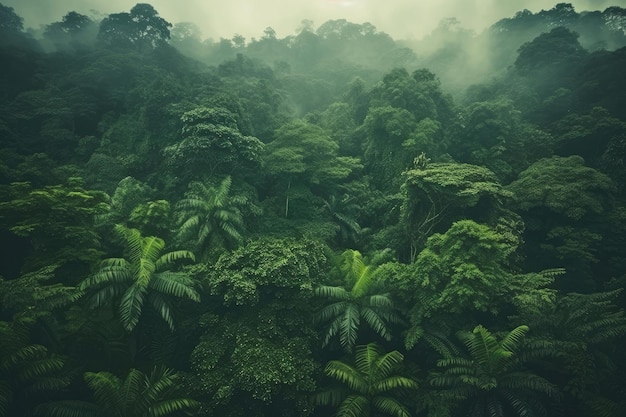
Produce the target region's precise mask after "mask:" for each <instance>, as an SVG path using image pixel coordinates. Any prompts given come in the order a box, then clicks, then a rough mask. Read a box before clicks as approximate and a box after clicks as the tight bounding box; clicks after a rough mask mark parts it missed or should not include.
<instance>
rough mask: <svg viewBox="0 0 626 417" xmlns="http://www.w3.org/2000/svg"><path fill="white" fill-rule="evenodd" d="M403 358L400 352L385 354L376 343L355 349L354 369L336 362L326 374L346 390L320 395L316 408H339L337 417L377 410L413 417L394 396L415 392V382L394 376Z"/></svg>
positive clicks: (326, 370) (315, 400)
mask: <svg viewBox="0 0 626 417" xmlns="http://www.w3.org/2000/svg"><path fill="white" fill-rule="evenodd" d="M403 359H404V357H403V356H402V354H401V353H400V352H398V351H395V350H394V351H392V352H389V353H382V352H381V351H380V349H379V347H378V346H377V345H376V344H375V343H370V344H368V345H362V346H357V347H356V360H355V365H356V367H353V366H352V365H349V364H347V363H345V362H342V361H338V360H334V361H330V362H328V364H327V365H326V368H325V369H324V373H325V374H326V375H327V376H329V377H331V378H333V379H335V380H337V381H339V382H340V383H342V384H343V385H344V386H343V387H342V388H339V389H332V390H329V391H325V392H321V393H318V394H317V395H315V396H314V397H313V401H314V403H315V405H331V406H338V407H339V408H338V410H337V417H361V416H363V417H366V416H370V415H371V411H373V410H376V411H378V412H381V413H382V414H387V415H391V416H395V417H410V414H409V412H408V410H407V408H406V407H405V406H404V405H402V403H400V402H399V401H398V400H397V399H396V398H394V397H393V396H392V393H393V391H396V390H397V389H402V388H404V389H416V388H417V383H416V382H415V381H413V380H412V379H409V378H406V377H403V376H400V375H397V374H395V372H396V371H397V370H398V369H399V368H400V366H401V365H402V361H403Z"/></svg>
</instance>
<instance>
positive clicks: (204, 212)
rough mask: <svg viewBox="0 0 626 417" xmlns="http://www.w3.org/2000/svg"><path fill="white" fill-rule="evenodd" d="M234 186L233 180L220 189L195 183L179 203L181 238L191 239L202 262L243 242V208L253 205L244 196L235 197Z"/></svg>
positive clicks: (227, 181)
mask: <svg viewBox="0 0 626 417" xmlns="http://www.w3.org/2000/svg"><path fill="white" fill-rule="evenodd" d="M231 184H232V181H231V178H230V177H226V178H224V179H223V180H222V182H221V183H220V184H219V185H218V186H217V187H210V186H207V185H205V184H203V183H200V182H193V183H191V184H189V191H188V192H187V193H186V194H185V198H183V199H182V200H181V201H179V202H178V203H177V204H176V209H177V211H178V225H179V229H178V230H179V231H178V236H179V239H181V240H182V241H185V240H191V241H192V242H193V244H192V246H193V250H194V252H195V253H196V254H198V255H199V256H200V258H201V259H207V258H208V256H209V254H210V253H211V251H215V250H218V249H221V248H224V247H225V248H227V249H233V248H235V247H236V246H237V245H238V244H239V243H240V242H241V241H242V240H243V232H244V228H245V225H244V218H243V213H242V209H243V208H244V206H251V204H250V202H249V201H248V199H247V198H246V197H244V196H241V195H231V192H230V189H231Z"/></svg>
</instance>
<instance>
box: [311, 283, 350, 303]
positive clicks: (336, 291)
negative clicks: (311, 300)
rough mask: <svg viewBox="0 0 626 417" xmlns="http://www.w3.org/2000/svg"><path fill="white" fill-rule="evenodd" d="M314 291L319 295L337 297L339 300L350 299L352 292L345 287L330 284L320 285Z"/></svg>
mask: <svg viewBox="0 0 626 417" xmlns="http://www.w3.org/2000/svg"><path fill="white" fill-rule="evenodd" d="M314 293H315V295H316V296H318V297H326V298H335V299H337V300H350V299H352V294H351V293H350V292H349V291H346V290H345V288H343V287H332V286H328V285H320V286H319V287H317V288H315V290H314Z"/></svg>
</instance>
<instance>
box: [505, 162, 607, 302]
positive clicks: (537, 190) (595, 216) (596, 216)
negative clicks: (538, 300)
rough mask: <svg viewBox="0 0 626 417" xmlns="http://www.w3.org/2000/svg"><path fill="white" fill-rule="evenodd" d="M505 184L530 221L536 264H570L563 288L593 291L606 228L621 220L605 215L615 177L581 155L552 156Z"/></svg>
mask: <svg viewBox="0 0 626 417" xmlns="http://www.w3.org/2000/svg"><path fill="white" fill-rule="evenodd" d="M506 188H507V190H509V191H512V192H513V193H514V195H515V198H514V201H513V204H514V208H515V209H517V211H518V212H519V213H520V214H521V215H522V217H523V218H524V222H525V224H526V231H525V235H524V240H525V241H526V242H527V245H526V251H527V258H528V262H529V263H532V267H531V268H532V269H534V270H537V269H546V268H554V267H560V266H562V265H567V266H568V270H567V274H566V277H567V278H568V279H567V281H563V282H559V284H560V285H561V287H560V288H561V289H566V290H567V291H583V290H584V291H589V290H591V291H594V289H595V286H596V285H597V283H596V280H597V278H594V270H593V269H592V268H593V265H594V264H595V263H596V262H597V259H598V258H597V253H598V250H599V247H600V246H599V245H600V241H601V239H602V237H603V234H602V233H601V232H602V231H603V228H604V229H606V230H609V229H611V228H615V227H616V226H617V224H613V225H610V226H609V224H608V220H609V219H610V218H609V217H608V216H606V214H607V213H609V212H610V211H609V209H610V208H611V206H612V198H613V193H614V190H615V185H614V183H613V182H612V181H611V179H610V178H609V177H608V176H606V175H604V174H602V173H600V172H599V171H596V170H595V169H593V168H590V167H587V166H585V163H584V160H583V159H582V158H581V157H580V156H577V155H573V156H569V157H560V156H553V157H551V158H545V159H541V160H539V161H537V162H535V163H534V164H532V165H531V166H530V167H528V169H526V170H525V171H523V172H522V173H520V175H519V177H518V179H517V180H515V181H513V182H512V183H511V184H509V185H508V186H507V187H506Z"/></svg>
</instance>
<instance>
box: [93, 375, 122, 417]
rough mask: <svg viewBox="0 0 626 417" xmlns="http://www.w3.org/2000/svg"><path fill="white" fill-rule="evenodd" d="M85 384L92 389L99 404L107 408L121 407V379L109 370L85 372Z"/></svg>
mask: <svg viewBox="0 0 626 417" xmlns="http://www.w3.org/2000/svg"><path fill="white" fill-rule="evenodd" d="M84 378H85V382H86V383H87V386H89V388H91V390H92V391H93V395H94V398H95V400H96V402H97V403H98V404H99V405H104V406H106V408H107V409H112V410H116V409H121V407H122V404H121V403H120V398H119V389H120V387H121V386H122V381H121V380H120V379H119V378H118V377H116V376H115V375H113V374H112V373H110V372H105V371H102V372H85V375H84Z"/></svg>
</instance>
